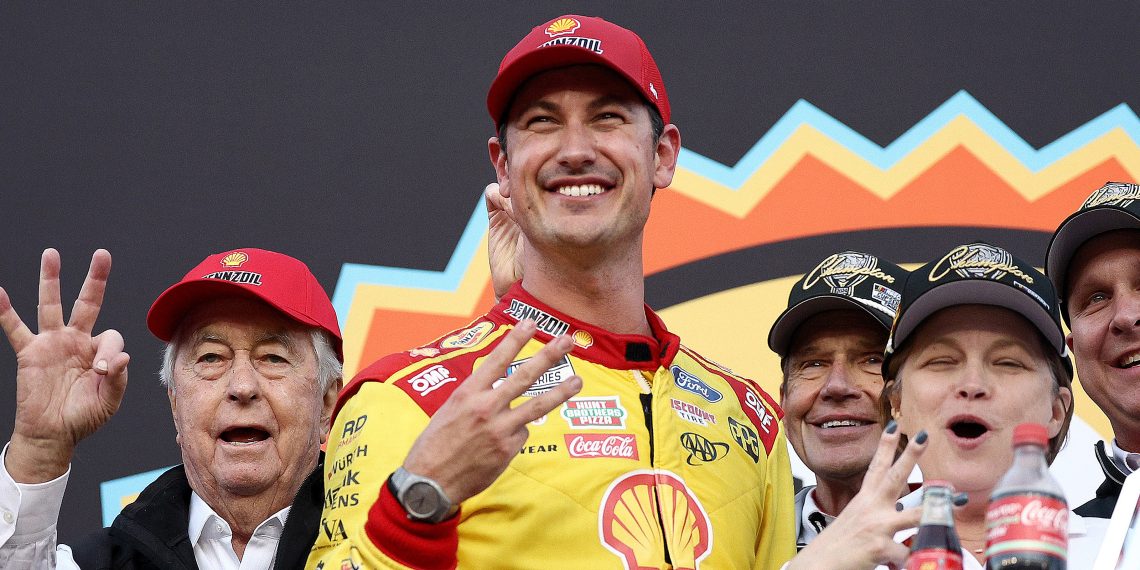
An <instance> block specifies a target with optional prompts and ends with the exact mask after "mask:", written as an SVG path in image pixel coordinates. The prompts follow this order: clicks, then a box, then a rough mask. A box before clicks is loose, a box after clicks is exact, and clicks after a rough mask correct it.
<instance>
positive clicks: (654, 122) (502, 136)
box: [497, 101, 665, 157]
mask: <svg viewBox="0 0 1140 570" xmlns="http://www.w3.org/2000/svg"><path fill="white" fill-rule="evenodd" d="M512 103H513V102H512ZM644 103H645V109H646V110H647V111H649V127H650V128H651V129H652V130H653V144H657V141H660V140H661V134H662V133H664V132H665V119H662V118H661V113H660V112H659V111H658V110H657V107H655V106H653V105H650V104H649V102H648V101H644ZM507 109H508V112H509V109H510V106H509V105H508V106H507ZM497 130H498V133H497V135H498V137H499V148H500V149H501V150H502V152H503V156H504V157H505V156H507V118H506V116H504V117H503V119H502V120H501V121H499V126H498V129H497Z"/></svg>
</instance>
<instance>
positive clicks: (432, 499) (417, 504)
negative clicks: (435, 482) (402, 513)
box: [402, 481, 442, 519]
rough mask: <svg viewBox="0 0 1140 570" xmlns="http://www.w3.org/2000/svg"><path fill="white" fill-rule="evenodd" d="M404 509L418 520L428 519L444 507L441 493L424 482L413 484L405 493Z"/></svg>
mask: <svg viewBox="0 0 1140 570" xmlns="http://www.w3.org/2000/svg"><path fill="white" fill-rule="evenodd" d="M402 502H403V504H404V509H405V510H406V511H408V514H410V515H412V516H413V517H415V518H417V519H428V518H431V516H432V515H434V514H436V512H437V511H438V510H439V508H440V507H441V506H442V505H441V501H440V496H439V493H438V492H436V490H435V488H434V487H432V486H431V485H429V484H428V483H425V482H423V481H416V482H415V483H412V485H411V486H410V487H408V489H407V490H406V491H404V500H403V501H402Z"/></svg>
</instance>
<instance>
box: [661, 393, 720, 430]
mask: <svg viewBox="0 0 1140 570" xmlns="http://www.w3.org/2000/svg"><path fill="white" fill-rule="evenodd" d="M670 405H671V406H672V408H673V411H674V412H677V416H678V417H680V418H681V419H683V420H685V421H687V422H689V423H694V424H697V425H699V426H701V427H708V426H709V424H716V416H715V415H713V414H712V413H711V412H706V411H705V410H704V408H701V407H700V406H698V405H696V404H691V403H689V402H686V401H684V400H678V399H676V398H670Z"/></svg>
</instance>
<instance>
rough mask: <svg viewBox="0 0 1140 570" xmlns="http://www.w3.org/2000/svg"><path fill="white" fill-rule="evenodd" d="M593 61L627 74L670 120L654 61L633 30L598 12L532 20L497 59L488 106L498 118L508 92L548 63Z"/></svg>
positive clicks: (554, 65)
mask: <svg viewBox="0 0 1140 570" xmlns="http://www.w3.org/2000/svg"><path fill="white" fill-rule="evenodd" d="M581 63H594V64H598V65H602V66H605V67H607V68H609V69H611V70H613V71H615V72H617V73H618V74H619V75H621V76H622V77H624V78H626V80H628V81H629V82H630V83H632V84H633V86H634V87H635V88H636V89H637V91H638V92H639V93H641V95H642V96H643V97H645V100H646V101H649V103H650V104H652V105H653V106H654V107H656V108H657V112H659V113H661V118H662V119H664V120H665V123H668V122H669V96H668V95H666V94H665V83H664V82H663V81H662V79H661V71H660V70H659V69H657V62H655V61H653V56H652V55H650V54H649V48H647V47H645V42H643V41H641V38H640V37H638V35H637V34H635V33H633V32H631V31H629V30H627V29H625V28H623V27H621V26H619V25H617V24H612V23H610V22H607V21H605V20H603V19H601V18H594V17H590V16H574V15H566V16H559V17H557V18H554V19H553V20H550V21H549V22H546V23H545V24H541V25H539V26H536V27H535V28H534V29H533V30H531V31H530V33H529V34H527V36H526V37H525V38H523V39H522V41H520V42H519V43H518V44H517V45H515V47H514V48H512V49H511V51H509V52H507V55H506V56H505V57H503V62H502V63H500V64H499V74H498V75H496V76H495V80H494V81H493V82H491V89H490V90H489V91H488V92H487V110H488V111H490V112H491V120H492V121H495V124H498V123H499V121H500V120H502V118H503V116H504V115H505V114H506V112H507V107H508V106H509V105H510V103H511V98H512V97H513V96H514V94H515V91H517V90H518V88H519V86H521V85H522V84H523V83H524V82H526V80H527V79H530V78H531V77H532V76H534V75H536V74H538V73H541V72H543V71H548V70H551V69H555V68H559V67H566V66H568V65H576V64H581Z"/></svg>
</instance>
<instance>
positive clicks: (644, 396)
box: [630, 370, 673, 565]
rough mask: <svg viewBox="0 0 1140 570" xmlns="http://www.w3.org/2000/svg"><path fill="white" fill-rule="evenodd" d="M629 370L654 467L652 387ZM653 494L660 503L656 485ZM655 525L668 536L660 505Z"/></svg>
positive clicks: (640, 376) (667, 545) (670, 562)
mask: <svg viewBox="0 0 1140 570" xmlns="http://www.w3.org/2000/svg"><path fill="white" fill-rule="evenodd" d="M630 372H631V373H632V374H633V379H634V380H636V381H637V385H638V387H639V388H641V393H640V394H638V398H640V399H641V412H642V415H643V416H645V428H646V429H647V430H649V466H650V467H653V468H654V469H656V467H657V466H656V463H655V462H654V457H653V449H654V447H655V446H654V444H653V387H652V386H650V385H649V382H647V381H646V380H645V377H644V376H642V374H641V372H640V371H638V370H631V371H630ZM653 495H654V496H655V497H656V498H657V504H658V505H660V504H661V497H660V496H658V495H657V487H656V486H654V487H653ZM657 525H658V526H660V527H661V536H662V537H665V536H668V535H667V534H666V533H665V521H664V520H662V518H661V508H660V507H658V508H657ZM664 547H665V563H666V564H669V565H672V564H673V560H672V557H671V556H669V542H668V541H665V543H664Z"/></svg>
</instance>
